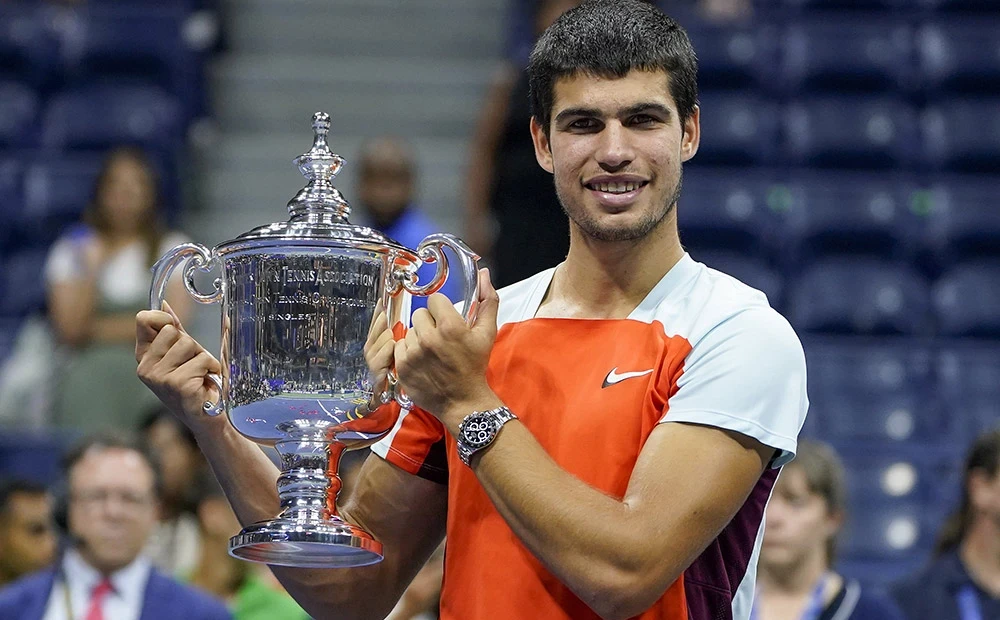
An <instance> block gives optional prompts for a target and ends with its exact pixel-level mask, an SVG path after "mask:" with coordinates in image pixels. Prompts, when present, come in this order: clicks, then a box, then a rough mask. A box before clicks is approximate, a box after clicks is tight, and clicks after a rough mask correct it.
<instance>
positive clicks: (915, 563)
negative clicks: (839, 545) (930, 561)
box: [836, 552, 930, 589]
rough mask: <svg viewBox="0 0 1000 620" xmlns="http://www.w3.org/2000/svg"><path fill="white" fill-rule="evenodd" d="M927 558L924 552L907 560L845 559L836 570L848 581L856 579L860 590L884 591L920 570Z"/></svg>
mask: <svg viewBox="0 0 1000 620" xmlns="http://www.w3.org/2000/svg"><path fill="white" fill-rule="evenodd" d="M929 556H930V553H929V552H925V553H924V554H922V555H917V556H916V557H914V558H912V559H908V560H898V559H893V560H877V559H876V560H853V559H847V558H845V559H841V560H840V561H838V562H837V564H836V570H837V572H838V573H839V574H841V575H843V576H844V577H846V578H848V579H857V580H858V581H859V582H860V583H861V587H862V588H874V589H885V588H887V587H889V586H891V585H892V584H894V583H896V582H898V581H899V580H901V579H903V578H905V577H909V576H910V575H913V574H915V573H916V572H917V571H919V570H920V569H922V568H923V567H924V565H926V563H927V558H928V557H929Z"/></svg>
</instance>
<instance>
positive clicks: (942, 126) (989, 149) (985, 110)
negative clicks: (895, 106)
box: [921, 98, 1000, 173]
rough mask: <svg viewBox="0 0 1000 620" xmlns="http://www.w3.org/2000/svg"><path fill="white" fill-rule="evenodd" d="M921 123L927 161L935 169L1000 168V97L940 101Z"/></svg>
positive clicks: (988, 171)
mask: <svg viewBox="0 0 1000 620" xmlns="http://www.w3.org/2000/svg"><path fill="white" fill-rule="evenodd" d="M921 125H922V130H923V156H924V162H925V163H926V165H927V166H928V167H930V168H931V169H934V170H939V171H953V172H983V173H996V172H997V171H998V170H1000V98H984V99H948V100H945V101H940V102H938V103H936V104H934V105H932V106H929V107H928V108H927V109H926V110H925V111H924V113H923V116H922V119H921Z"/></svg>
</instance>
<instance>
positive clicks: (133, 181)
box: [0, 0, 1000, 620]
mask: <svg viewBox="0 0 1000 620" xmlns="http://www.w3.org/2000/svg"><path fill="white" fill-rule="evenodd" d="M84 2H85V0H64V2H62V3H60V4H64V5H70V6H72V5H79V4H83V3H84ZM4 4H5V2H3V1H0V6H3V5H4ZM194 4H196V5H198V8H199V9H201V8H204V7H203V6H202V5H204V4H208V3H194ZM576 4H578V1H574V0H512V1H511V9H510V14H511V18H510V28H509V30H510V32H509V36H508V40H507V45H506V50H505V56H504V58H503V59H502V62H501V63H500V66H499V67H498V69H497V71H496V74H495V76H494V77H493V80H492V83H491V86H490V88H489V91H488V93H487V94H486V97H485V99H484V101H483V102H482V103H481V107H480V114H479V121H478V124H477V126H476V129H475V133H474V135H473V136H472V146H471V150H470V153H469V158H468V168H467V171H466V178H465V184H464V190H465V195H464V197H463V204H464V206H465V211H464V216H465V222H464V230H463V231H462V235H463V237H464V238H465V240H466V241H467V242H468V243H469V245H470V246H471V247H473V248H475V249H476V250H477V251H479V252H480V253H482V254H483V256H484V259H485V262H486V264H488V265H489V266H490V267H491V268H492V270H493V273H494V274H495V277H494V280H495V284H496V285H497V286H498V287H499V286H502V285H506V284H510V283H513V282H516V281H518V280H520V279H522V278H524V277H526V276H528V275H531V274H534V273H536V272H538V271H541V270H543V269H546V268H549V267H552V266H554V265H555V264H557V263H558V262H559V261H561V260H562V259H563V257H564V256H565V254H566V251H567V248H568V228H567V220H566V217H565V215H564V214H563V212H562V209H561V208H560V206H559V201H558V198H557V196H556V194H555V190H554V188H553V185H552V181H551V178H550V175H548V174H547V173H545V172H544V171H543V170H542V169H541V168H540V167H539V166H538V165H537V162H536V160H535V153H534V147H533V145H532V142H531V139H530V136H529V134H528V130H527V127H528V119H529V116H530V111H529V108H528V83H527V79H526V76H525V74H524V71H523V70H522V69H523V67H524V65H525V62H526V58H527V54H528V53H529V51H530V49H531V44H532V42H533V41H534V38H535V37H536V36H537V35H538V34H539V33H540V32H541V31H542V30H544V29H545V28H546V27H547V26H548V24H550V23H551V22H552V21H553V20H554V19H555V18H556V17H557V16H558V15H560V14H561V13H562V12H564V11H565V10H567V9H569V8H572V7H573V6H575V5H576ZM660 4H661V5H663V6H664V8H665V9H666V10H667V11H668V12H669V11H670V10H671V8H678V10H683V11H685V12H688V13H691V14H694V15H698V16H699V18H700V19H703V20H705V21H706V22H707V23H712V24H728V23H740V22H741V20H746V19H748V18H749V17H750V16H751V14H752V12H753V3H751V2H750V1H749V0H698V1H694V0H690V1H687V2H674V3H671V2H661V3H660ZM672 5H673V6H672ZM209 47H211V46H209ZM2 92H8V91H2ZM203 105H204V103H203V102H198V103H197V104H196V105H195V108H199V107H201V106H203ZM2 124H3V120H2V119H0V125H2ZM112 146H113V148H106V149H103V151H102V152H103V153H104V157H103V160H102V164H101V167H100V170H98V171H96V174H95V175H94V182H93V184H92V191H91V193H90V195H88V196H83V195H77V196H74V197H72V200H73V201H76V202H77V203H78V205H79V208H78V211H79V212H81V213H82V214H83V215H82V217H81V218H80V219H79V221H76V222H74V223H73V224H72V225H70V226H67V227H58V229H57V230H56V229H53V230H48V231H47V236H45V235H43V238H45V239H46V240H47V241H46V245H45V247H44V262H43V264H44V267H43V269H42V275H41V281H42V283H43V285H44V313H43V314H39V315H37V316H31V317H30V318H29V319H26V320H25V321H24V322H23V323H19V325H18V331H17V334H16V338H15V340H14V341H13V344H12V345H11V346H10V347H9V350H6V351H0V352H2V353H6V357H2V356H0V425H2V426H3V427H4V428H5V429H6V432H7V434H9V435H11V436H14V435H16V434H17V433H18V432H20V431H22V430H24V429H29V428H30V429H41V430H43V431H45V432H48V433H52V434H53V435H54V436H56V437H58V445H59V446H60V447H62V446H68V445H72V446H74V447H73V448H72V449H71V450H66V451H64V452H65V454H64V459H63V461H62V463H61V465H60V466H59V468H58V476H57V480H56V482H55V483H54V484H49V483H48V482H50V481H48V480H46V481H44V482H43V481H39V480H38V479H32V478H31V477H24V476H21V477H8V478H4V476H3V474H4V473H5V472H4V471H3V469H0V618H22V617H23V618H42V617H44V618H46V619H49V618H67V619H70V618H86V619H87V620H91V619H92V618H101V616H94V615H92V614H91V612H92V610H93V609H97V608H103V609H105V610H112V611H111V612H107V613H106V614H105V615H104V616H103V618H104V620H110V619H111V618H115V617H118V616H115V615H114V614H115V613H119V612H120V613H122V614H134V613H135V610H138V609H142V610H152V611H150V612H149V615H148V616H147V615H144V616H143V617H148V618H157V617H162V618H179V617H187V618H190V619H191V620H196V619H198V618H226V617H234V618H237V619H240V620H244V619H251V620H265V619H273V620H283V619H286V618H287V619H297V618H305V617H307V616H306V614H305V612H303V611H302V610H301V609H300V608H299V607H298V605H296V603H295V602H294V601H293V600H292V599H291V598H290V597H289V596H288V594H287V593H285V592H284V590H283V589H282V587H281V585H280V584H279V583H278V582H277V581H276V579H275V578H274V577H273V575H272V574H271V573H270V571H269V570H268V569H267V568H266V566H263V565H256V564H251V563H247V562H244V561H240V560H236V559H234V558H232V557H230V556H229V555H228V552H227V543H228V539H229V537H230V536H232V535H233V534H235V533H237V532H238V531H239V529H240V524H239V522H238V521H237V519H236V517H235V515H234V514H233V511H232V510H231V508H230V507H229V504H228V503H227V501H226V499H225V496H224V494H223V493H222V489H220V487H219V485H218V483H217V482H216V481H215V479H214V478H213V476H212V474H211V472H210V471H209V469H208V467H207V464H206V462H205V460H204V457H203V456H202V454H201V451H200V449H199V447H198V446H197V444H196V442H195V441H194V438H193V436H192V435H191V434H190V432H188V430H187V429H186V428H185V427H184V426H183V425H181V424H180V423H178V422H177V421H176V420H175V418H174V417H173V416H172V415H171V414H170V413H169V412H168V411H166V410H164V409H162V408H161V406H160V405H159V403H158V401H157V400H156V398H155V396H153V395H152V393H150V392H149V391H148V390H147V389H146V388H145V387H144V386H143V385H142V384H141V383H140V382H139V381H138V379H137V378H136V374H135V360H134V343H135V324H134V316H135V314H136V312H137V311H139V310H141V309H144V308H145V307H146V306H147V304H148V301H149V285H150V282H149V280H150V278H149V269H150V267H151V266H152V264H153V263H154V262H155V261H156V260H157V258H158V257H159V256H161V255H163V254H164V253H165V252H166V251H167V250H168V249H170V248H171V247H173V246H176V245H178V244H180V243H184V242H185V241H187V240H188V236H187V235H186V234H185V233H184V232H182V231H180V230H178V229H177V227H176V225H174V224H172V222H175V221H176V218H175V217H174V215H175V213H176V205H175V204H172V203H173V202H176V195H175V194H176V192H174V191H172V190H169V187H170V185H171V183H170V182H169V179H168V180H164V179H163V171H164V169H166V170H168V171H169V170H173V167H171V166H166V168H165V167H164V166H163V165H161V164H160V163H159V162H160V159H159V157H160V155H161V153H160V152H159V151H156V150H155V149H150V148H148V145H144V144H142V142H141V141H139V142H138V143H136V142H134V141H129V140H123V141H122V142H121V143H120V144H115V145H112ZM356 155H357V158H356V159H357V160H358V161H359V165H358V168H357V169H358V171H359V173H358V185H357V192H356V197H354V199H353V201H352V202H353V203H354V206H355V207H356V208H358V211H359V213H358V218H357V219H358V220H359V222H364V223H368V224H370V225H371V226H373V227H375V228H377V229H379V230H381V231H382V232H384V233H386V234H387V235H388V236H390V237H391V238H393V239H395V240H397V241H399V242H400V243H402V244H403V245H405V246H408V247H415V246H416V245H417V243H418V242H419V241H420V240H421V239H422V238H423V237H424V236H426V235H427V234H429V233H431V232H434V231H437V230H439V227H438V226H437V225H436V223H435V222H434V220H433V217H432V213H431V212H429V211H428V210H426V209H425V208H424V207H423V206H422V205H421V204H420V203H419V201H418V198H417V187H418V179H419V175H420V173H421V171H420V170H419V168H418V167H417V164H416V160H415V158H414V155H413V152H412V145H410V144H408V143H407V142H406V141H405V140H402V139H400V138H397V137H392V136H379V137H373V138H372V139H371V140H370V141H368V142H366V143H365V144H364V145H362V147H361V149H360V150H359V152H358V153H357V154H356ZM0 176H2V170H0ZM0 180H2V179H0ZM0 185H2V183H0ZM0 189H2V188H0ZM2 197H3V196H2V194H0V198H2ZM683 232H684V231H683V230H682V234H683ZM6 239H7V238H6V236H5V234H0V241H6ZM428 269H432V267H428V268H425V269H424V270H423V271H422V272H421V275H420V278H421V279H422V280H423V279H426V278H429V277H430V273H431V272H430V271H428ZM183 289H184V287H183V282H182V280H181V278H180V275H179V274H178V275H177V276H175V277H174V278H173V279H172V280H171V282H170V283H169V287H168V292H167V296H166V298H167V300H168V302H169V303H170V306H171V308H172V309H173V311H174V312H175V313H176V314H177V315H178V317H179V318H180V319H181V320H182V322H183V321H184V320H185V319H187V318H188V317H189V316H190V315H191V312H192V304H191V301H190V298H189V296H188V295H187V293H186V292H185V291H184V290H183ZM443 292H444V293H445V294H447V295H448V296H449V297H450V298H451V299H453V300H457V299H458V295H459V294H460V293H459V291H458V289H457V285H456V284H455V283H454V282H449V284H448V285H447V286H446V288H445V289H444V291H443ZM6 294H8V295H10V294H11V293H9V292H7V293H6ZM414 303H415V306H419V305H420V304H421V303H423V302H422V301H420V300H415V302H414ZM40 386H45V387H44V388H43V387H40ZM364 458H366V454H365V453H364V452H359V453H350V454H348V456H347V457H345V460H344V463H343V465H342V476H343V478H344V483H345V485H344V491H343V493H344V494H349V493H350V491H351V488H352V483H353V477H354V476H355V475H356V472H357V471H358V465H359V463H360V462H361V461H362V460H363V459H364ZM0 465H2V462H0ZM959 469H960V470H961V475H960V477H959V479H958V480H957V481H956V489H954V493H953V494H954V496H957V497H959V498H960V500H959V505H957V506H955V509H954V512H953V514H952V515H951V516H950V517H949V518H948V519H947V520H946V521H945V522H942V523H940V524H939V526H940V530H939V535H938V539H937V544H936V546H935V549H934V553H933V555H932V557H930V558H928V559H927V561H926V562H925V563H924V565H923V567H922V568H920V570H919V572H916V573H914V574H912V575H910V576H908V577H906V578H904V579H902V580H899V581H895V582H893V583H891V584H889V587H888V588H885V589H884V590H883V589H880V588H875V587H872V586H871V584H870V583H868V582H863V581H862V580H859V579H857V578H855V577H853V576H852V575H850V574H847V573H846V572H844V571H840V572H838V554H837V551H838V542H840V541H841V540H842V539H843V538H844V532H845V531H846V530H849V529H850V528H849V527H848V524H849V523H850V522H851V519H852V513H858V512H861V511H864V510H865V508H866V506H864V505H862V504H860V503H852V501H851V498H850V497H849V488H848V484H847V482H846V481H845V471H844V465H843V463H842V457H841V456H838V453H837V450H836V449H835V448H834V447H832V446H831V445H828V444H825V443H823V442H819V441H810V440H803V441H802V442H801V443H800V450H799V453H798V455H797V457H796V459H795V460H794V461H793V462H792V463H791V464H789V465H788V466H786V467H785V468H784V471H783V472H782V474H781V476H780V478H779V480H778V482H777V484H776V486H775V489H774V491H773V494H772V498H771V501H770V504H769V505H768V509H767V520H766V523H767V527H766V532H765V537H764V542H763V545H762V547H761V548H760V549H757V550H754V552H756V553H759V566H760V569H759V574H758V578H757V583H756V588H757V594H758V596H757V604H756V608H755V612H754V613H755V616H754V618H755V620H786V619H787V620H792V619H798V618H809V619H817V618H836V619H837V620H843V619H846V618H853V619H857V620H865V619H872V620H874V619H881V620H897V619H908V620H928V619H933V620H939V619H942V620H947V619H950V618H956V619H957V618H959V617H960V618H962V620H967V619H975V618H979V619H981V620H989V619H1000V431H996V430H993V431H987V432H984V433H980V434H978V436H976V437H975V439H974V441H973V442H972V444H971V445H968V446H966V451H965V455H964V462H963V465H962V466H961V467H960V468H959ZM945 495H948V493H945ZM443 554H444V549H443V548H442V549H440V550H439V551H438V552H437V553H436V554H435V555H434V556H433V557H432V559H431V560H430V562H429V563H428V565H427V566H426V567H425V568H424V570H423V571H422V572H421V573H420V574H419V575H418V576H417V578H416V579H415V580H414V582H413V583H412V585H411V586H410V588H409V589H408V590H407V591H406V593H405V594H404V595H403V598H402V600H401V601H400V603H399V604H398V605H397V607H396V609H395V610H394V611H393V613H392V615H391V616H390V618H393V619H396V620H406V619H428V618H434V617H436V615H437V612H436V610H437V600H438V595H439V592H440V586H441V578H442V570H443V568H442V565H443V561H442V558H443ZM107 575H111V576H112V577H111V578H110V579H108V578H107ZM818 601H832V602H829V603H828V604H824V605H820V604H819V603H818ZM955 609H959V610H969V609H975V610H977V611H976V612H975V613H978V614H979V615H961V616H956V615H955V614H954V610H955ZM961 613H963V614H964V613H965V612H964V611H963V612H961ZM969 613H972V612H969Z"/></svg>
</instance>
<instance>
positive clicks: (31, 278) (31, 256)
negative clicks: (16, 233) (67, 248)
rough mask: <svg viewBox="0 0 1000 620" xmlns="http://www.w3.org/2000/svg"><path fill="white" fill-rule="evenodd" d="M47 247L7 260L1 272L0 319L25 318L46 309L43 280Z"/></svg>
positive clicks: (27, 250)
mask: <svg viewBox="0 0 1000 620" xmlns="http://www.w3.org/2000/svg"><path fill="white" fill-rule="evenodd" d="M47 256H48V248H47V247H38V248H27V249H24V250H21V251H18V252H16V253H14V254H10V255H7V256H6V257H5V258H4V265H3V271H0V291H3V297H0V317H24V316H27V315H29V314H32V313H35V312H39V311H41V310H43V309H44V307H45V279H44V277H43V272H44V267H45V260H46V257H47Z"/></svg>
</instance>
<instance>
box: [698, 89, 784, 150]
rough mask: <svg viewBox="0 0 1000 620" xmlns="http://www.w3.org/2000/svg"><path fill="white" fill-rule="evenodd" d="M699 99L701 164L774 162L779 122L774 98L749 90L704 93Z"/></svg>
mask: <svg viewBox="0 0 1000 620" xmlns="http://www.w3.org/2000/svg"><path fill="white" fill-rule="evenodd" d="M699 100H700V103H699V107H700V108H701V146H700V147H699V149H698V155H697V159H698V163H699V164H702V165H705V164H708V165H750V164H755V165H767V164H771V163H774V161H775V156H776V149H777V136H778V134H777V130H778V123H777V120H776V119H777V115H776V110H777V108H776V107H775V104H774V103H773V102H770V101H768V100H766V99H763V98H760V97H757V96H755V95H750V94H746V93H727V92H722V91H715V92H705V93H702V94H701V95H700V96H699Z"/></svg>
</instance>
